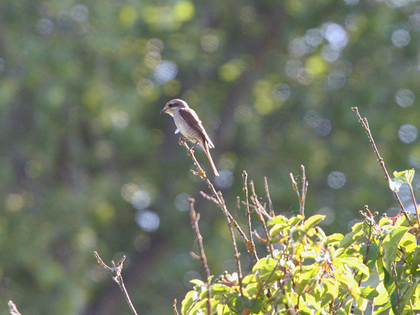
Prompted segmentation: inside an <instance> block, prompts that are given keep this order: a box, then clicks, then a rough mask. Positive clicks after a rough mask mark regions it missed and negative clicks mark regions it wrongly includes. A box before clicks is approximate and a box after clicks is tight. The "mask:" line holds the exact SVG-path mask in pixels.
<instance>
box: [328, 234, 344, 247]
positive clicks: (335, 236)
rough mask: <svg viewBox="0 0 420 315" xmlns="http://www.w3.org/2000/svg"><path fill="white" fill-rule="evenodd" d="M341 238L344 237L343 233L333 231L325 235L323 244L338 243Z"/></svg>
mask: <svg viewBox="0 0 420 315" xmlns="http://www.w3.org/2000/svg"><path fill="white" fill-rule="evenodd" d="M343 238H344V236H343V234H340V233H334V234H332V235H330V236H328V237H327V239H326V241H325V242H324V245H325V246H328V245H338V244H339V243H340V242H341V240H342V239H343Z"/></svg>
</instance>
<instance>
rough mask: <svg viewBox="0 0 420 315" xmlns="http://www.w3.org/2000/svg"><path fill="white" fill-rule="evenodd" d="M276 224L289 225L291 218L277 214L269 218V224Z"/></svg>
mask: <svg viewBox="0 0 420 315" xmlns="http://www.w3.org/2000/svg"><path fill="white" fill-rule="evenodd" d="M275 224H280V225H287V226H288V225H289V219H287V218H286V217H285V216H284V215H278V216H275V217H274V218H272V219H270V220H268V222H267V225H275Z"/></svg>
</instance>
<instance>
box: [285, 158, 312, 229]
mask: <svg viewBox="0 0 420 315" xmlns="http://www.w3.org/2000/svg"><path fill="white" fill-rule="evenodd" d="M300 168H301V170H302V189H301V191H300V192H299V188H298V185H297V183H296V180H295V178H294V176H293V174H292V173H290V179H291V180H292V186H293V190H294V191H295V192H296V194H297V196H298V199H299V213H300V215H301V216H303V217H305V202H306V192H307V191H308V184H309V183H308V181H307V180H306V174H305V166H303V165H301V166H300ZM302 223H303V221H302Z"/></svg>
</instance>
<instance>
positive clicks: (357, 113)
mask: <svg viewBox="0 0 420 315" xmlns="http://www.w3.org/2000/svg"><path fill="white" fill-rule="evenodd" d="M351 109H352V110H353V111H354V112H355V113H356V115H357V117H358V118H359V122H360V123H361V125H362V126H363V128H364V129H365V131H366V134H367V136H368V139H369V142H370V144H371V146H372V148H373V151H374V152H375V154H376V157H377V158H378V162H379V164H380V165H381V167H382V170H383V171H384V173H385V179H386V181H387V182H388V183H389V179H390V177H389V174H388V171H387V170H386V167H385V162H384V159H383V158H382V157H381V155H380V154H379V151H378V148H377V147H376V144H375V141H374V140H373V137H372V133H371V131H370V128H369V123H368V120H367V119H366V117H363V118H362V116H360V114H359V109H358V108H357V107H352V108H351ZM394 195H395V198H396V199H397V201H398V203H399V205H400V207H401V211H402V213H403V214H404V216H405V217H406V219H407V221H408V222H409V223H410V225H411V226H413V223H412V222H411V220H410V218H409V216H408V212H407V211H406V210H405V208H404V205H403V204H402V202H401V199H400V197H399V196H398V193H397V192H395V191H394ZM419 224H420V222H419Z"/></svg>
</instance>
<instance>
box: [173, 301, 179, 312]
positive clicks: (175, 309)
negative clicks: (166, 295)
mask: <svg viewBox="0 0 420 315" xmlns="http://www.w3.org/2000/svg"><path fill="white" fill-rule="evenodd" d="M176 302H177V301H176V299H174V304H173V307H174V313H175V315H179V313H178V309H177V308H176Z"/></svg>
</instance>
